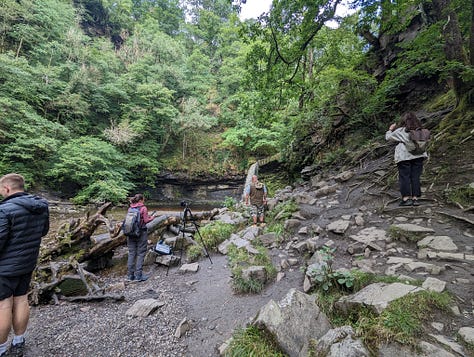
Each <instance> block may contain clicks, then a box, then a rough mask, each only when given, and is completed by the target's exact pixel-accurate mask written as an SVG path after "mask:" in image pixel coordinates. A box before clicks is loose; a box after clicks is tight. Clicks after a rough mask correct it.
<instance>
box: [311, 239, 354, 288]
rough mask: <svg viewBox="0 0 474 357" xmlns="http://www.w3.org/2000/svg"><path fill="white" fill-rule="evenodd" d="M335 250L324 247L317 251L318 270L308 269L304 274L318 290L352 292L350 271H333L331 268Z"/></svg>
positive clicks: (352, 280) (352, 279)
mask: <svg viewBox="0 0 474 357" xmlns="http://www.w3.org/2000/svg"><path fill="white" fill-rule="evenodd" d="M334 252H335V249H331V248H329V247H324V248H323V249H321V250H320V251H319V253H320V255H321V257H322V262H321V264H320V267H319V268H314V267H310V268H308V270H307V272H306V274H307V275H308V276H309V277H310V279H311V281H312V282H313V283H315V284H316V285H317V286H318V288H319V289H322V290H323V291H329V290H330V289H336V290H342V291H352V290H353V287H354V280H355V277H354V274H353V273H352V272H350V271H335V270H333V268H332V262H333V260H334Z"/></svg>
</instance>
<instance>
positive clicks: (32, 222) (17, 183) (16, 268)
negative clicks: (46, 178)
mask: <svg viewBox="0 0 474 357" xmlns="http://www.w3.org/2000/svg"><path fill="white" fill-rule="evenodd" d="M24 186H25V180H24V178H23V176H21V175H18V174H8V175H5V176H2V177H1V178H0V194H1V195H2V196H3V197H4V199H3V200H2V201H1V202H0V356H23V350H24V347H25V337H24V334H25V332H26V328H27V326H28V320H29V317H30V307H29V304H28V296H27V293H28V290H29V287H30V282H31V276H32V273H33V270H34V269H35V268H36V264H37V259H38V255H39V250H40V245H41V238H42V237H43V236H45V235H46V234H47V233H48V230H49V209H48V202H47V201H46V200H44V199H42V198H40V197H37V196H33V195H31V194H28V193H26V192H24ZM12 327H13V332H14V335H13V340H12V343H11V346H10V350H9V351H8V352H7V347H8V346H7V340H8V335H9V333H10V330H11V328H12ZM7 353H8V354H7Z"/></svg>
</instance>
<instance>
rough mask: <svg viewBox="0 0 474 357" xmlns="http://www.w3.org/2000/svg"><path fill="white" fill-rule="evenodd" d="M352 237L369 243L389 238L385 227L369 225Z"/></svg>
mask: <svg viewBox="0 0 474 357" xmlns="http://www.w3.org/2000/svg"><path fill="white" fill-rule="evenodd" d="M350 238H351V239H353V240H355V241H357V242H360V243H364V244H369V243H371V242H375V241H385V240H387V233H386V232H385V231H384V230H383V229H379V228H376V227H368V228H364V229H362V230H361V231H359V232H358V233H357V234H353V235H351V236H350Z"/></svg>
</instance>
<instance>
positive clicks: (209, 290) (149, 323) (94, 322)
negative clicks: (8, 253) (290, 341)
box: [26, 162, 474, 357]
mask: <svg viewBox="0 0 474 357" xmlns="http://www.w3.org/2000/svg"><path fill="white" fill-rule="evenodd" d="M373 166H374V168H373V169H372V171H370V168H366V169H365V172H359V173H354V172H353V173H346V174H345V176H344V175H342V176H341V175H337V176H334V177H329V178H325V180H323V179H322V178H320V177H314V178H312V179H311V180H310V181H308V182H307V183H306V184H305V185H302V186H298V187H296V188H288V189H286V190H283V191H281V192H279V193H278V195H277V196H278V197H276V198H275V200H280V201H285V200H289V199H293V200H295V201H296V202H297V203H298V206H299V211H298V212H296V213H295V214H294V215H293V217H291V218H290V219H288V220H286V221H285V226H286V228H287V230H288V231H289V232H290V234H288V235H287V237H286V239H285V241H284V242H283V243H281V244H280V243H277V242H273V243H271V242H270V243H269V244H268V248H269V252H270V254H271V255H272V258H273V261H274V263H275V265H276V266H277V267H279V270H281V271H282V272H283V273H284V274H285V275H284V277H283V279H282V280H280V281H279V282H274V283H272V284H271V285H270V286H268V287H267V288H266V289H265V290H264V291H263V292H262V293H261V294H258V295H236V294H234V293H233V291H232V289H231V286H230V272H229V269H228V267H227V258H226V257H225V256H224V255H220V254H215V255H213V256H212V257H211V258H212V261H213V264H211V263H210V262H209V260H207V259H201V260H200V262H199V264H200V268H199V270H198V272H197V273H184V274H183V273H181V272H179V271H178V269H177V268H172V269H170V271H169V274H168V275H167V274H166V269H165V268H163V267H161V266H158V265H154V264H152V265H150V266H149V267H148V269H149V271H150V272H151V274H152V277H151V279H150V280H148V281H147V282H144V283H125V282H124V281H123V275H124V274H116V275H114V274H112V275H107V274H104V276H103V280H104V283H107V284H108V285H110V286H112V290H113V291H115V292H116V293H123V294H124V296H125V300H124V301H123V302H108V301H105V302H96V303H77V304H76V303H64V302H61V303H60V304H59V305H54V306H40V307H36V308H33V310H32V319H31V325H30V335H29V337H28V349H27V353H26V356H38V357H41V356H71V357H73V356H185V357H208V356H210V357H213V356H218V350H217V348H218V347H219V346H221V345H222V343H223V342H224V341H226V340H227V339H228V338H229V337H230V336H231V335H232V332H233V331H234V329H236V328H239V327H243V326H245V324H246V323H247V322H249V321H250V320H251V319H252V318H253V317H254V316H255V314H256V313H257V311H258V310H259V309H260V308H261V307H262V306H263V305H265V304H266V303H267V302H268V301H269V300H270V299H273V300H275V301H278V300H280V299H281V298H282V297H283V296H285V294H286V293H287V292H288V290H289V289H290V288H296V289H298V290H300V291H301V290H304V289H306V288H307V286H304V285H303V281H304V274H303V272H302V271H301V269H300V268H301V267H304V266H305V264H306V263H307V261H306V258H307V257H308V253H309V251H308V250H307V247H308V246H312V247H313V249H318V248H321V247H323V246H327V247H331V248H335V249H336V253H335V257H334V268H347V269H351V268H358V269H362V270H365V271H371V272H374V273H376V274H388V275H395V276H398V277H400V278H402V279H407V280H409V279H417V280H421V281H424V280H426V279H427V278H434V279H436V280H437V281H440V282H441V283H442V285H443V284H444V289H446V290H448V291H450V292H451V293H453V294H454V296H455V300H454V305H453V306H452V314H447V315H439V316H436V321H434V324H432V326H428V327H427V328H428V331H427V333H431V334H432V335H433V336H441V337H439V341H438V342H437V343H438V345H439V346H440V348H444V349H445V350H446V351H450V352H449V353H453V354H452V355H453V356H468V355H469V354H468V352H466V351H465V350H463V349H462V348H461V349H458V352H456V349H457V348H458V344H457V342H456V338H457V333H458V331H459V328H461V327H465V326H471V327H472V326H474V317H473V313H474V300H473V296H474V276H473V272H474V269H473V267H474V253H473V247H474V227H473V224H472V223H470V222H472V221H474V218H473V217H472V214H471V213H469V212H462V211H461V210H459V209H456V208H453V207H452V206H444V205H443V204H442V203H440V202H438V201H437V200H436V198H435V197H434V196H432V195H431V194H430V192H427V193H426V195H425V200H424V201H422V206H420V207H408V208H406V207H405V208H400V207H398V205H397V202H395V200H394V197H396V196H397V193H396V191H394V190H393V191H392V190H390V189H388V190H387V189H385V190H381V189H380V187H379V186H377V185H374V184H373V182H371V181H370V180H367V174H369V175H372V177H374V178H375V179H376V178H377V175H382V174H383V169H384V163H383V162H379V163H374V165H373ZM385 167H386V166H385ZM368 170H369V171H370V172H368ZM376 172H378V173H376ZM461 216H462V217H463V218H464V220H463V219H459V218H456V217H461ZM393 226H397V227H402V228H401V229H403V230H405V233H406V234H416V232H413V231H411V230H415V231H416V230H417V229H427V230H428V232H427V233H426V234H424V236H425V237H426V236H427V237H435V238H434V239H431V240H430V239H428V240H427V241H424V243H423V244H421V245H419V244H417V243H416V242H413V241H404V240H395V239H393V238H391V237H390V235H389V234H388V231H389V230H390V229H391V228H390V227H393ZM417 227H418V228H417ZM420 227H421V228H420ZM122 253H123V252H122ZM289 259H292V260H293V261H296V262H297V263H296V265H293V266H290V265H289V264H288V260H289ZM147 298H152V299H155V300H156V301H159V302H161V303H162V306H161V307H159V308H158V309H157V310H156V311H155V312H154V313H151V314H150V315H149V316H146V317H131V316H129V315H127V311H128V310H129V309H130V307H132V306H133V304H134V303H135V302H136V301H137V300H140V299H147ZM183 319H186V320H187V323H188V324H189V330H188V331H187V332H185V333H184V334H183V335H182V336H181V337H179V338H178V337H175V331H176V328H177V327H178V325H179V324H180V322H182V321H183ZM459 351H460V352H459Z"/></svg>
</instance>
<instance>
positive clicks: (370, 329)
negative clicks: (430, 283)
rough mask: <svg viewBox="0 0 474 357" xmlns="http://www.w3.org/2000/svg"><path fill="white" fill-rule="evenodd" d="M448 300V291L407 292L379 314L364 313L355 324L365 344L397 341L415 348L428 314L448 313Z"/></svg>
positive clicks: (449, 300)
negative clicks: (439, 311) (440, 311)
mask: <svg viewBox="0 0 474 357" xmlns="http://www.w3.org/2000/svg"><path fill="white" fill-rule="evenodd" d="M450 303H451V297H450V296H449V294H448V293H436V292H429V291H422V292H419V293H414V294H408V295H406V296H404V297H402V298H400V299H398V300H396V301H393V302H392V303H391V304H390V305H389V307H388V308H387V309H385V310H384V311H383V312H382V313H381V314H380V315H378V316H375V315H372V316H371V317H370V314H368V313H365V314H364V316H361V317H362V318H361V319H359V320H358V321H357V324H356V326H355V327H356V328H357V330H358V332H359V333H361V334H362V338H363V340H364V341H365V343H366V344H367V345H368V346H371V347H374V348H375V347H376V346H377V345H379V344H380V342H383V341H397V342H399V343H401V344H405V345H410V346H413V347H414V346H416V344H417V338H418V337H420V336H421V334H422V332H423V325H424V324H425V323H428V322H429V318H430V316H432V314H433V313H434V312H435V311H436V310H443V311H446V312H448V311H449V304H450Z"/></svg>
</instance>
